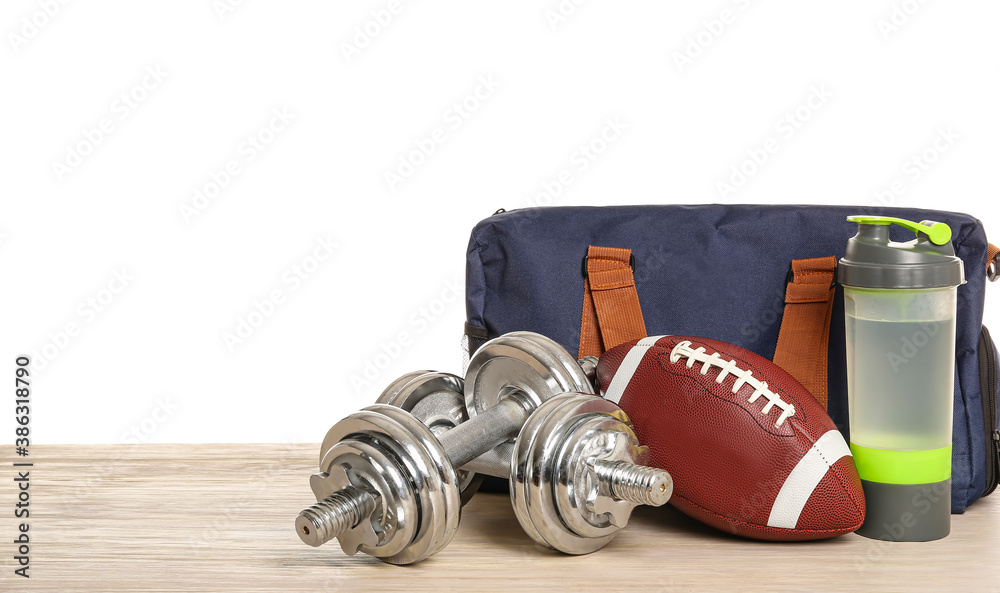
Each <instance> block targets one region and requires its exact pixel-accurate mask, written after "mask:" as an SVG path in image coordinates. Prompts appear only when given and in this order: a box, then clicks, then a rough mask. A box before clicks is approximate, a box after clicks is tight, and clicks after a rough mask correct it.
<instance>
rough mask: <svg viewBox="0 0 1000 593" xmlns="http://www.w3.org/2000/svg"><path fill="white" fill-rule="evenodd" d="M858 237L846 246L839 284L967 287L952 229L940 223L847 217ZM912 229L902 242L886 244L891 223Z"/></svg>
mask: <svg viewBox="0 0 1000 593" xmlns="http://www.w3.org/2000/svg"><path fill="white" fill-rule="evenodd" d="M847 220H849V221H851V222H857V223H858V234H857V235H855V236H854V237H852V238H851V239H850V240H849V241H848V242H847V251H846V252H845V254H844V257H842V258H841V259H840V265H839V266H838V280H839V282H840V283H841V284H843V285H845V286H855V287H859V288H943V287H948V286H958V285H960V284H965V266H964V265H963V264H962V260H961V258H958V257H956V256H955V250H954V248H953V247H952V245H951V228H949V227H948V225H946V224H945V223H943V222H934V221H928V220H925V221H923V222H921V223H919V224H917V223H914V222H910V221H908V220H901V219H899V218H889V217H884V216H849V217H848V218H847ZM890 223H893V224H898V225H900V226H903V227H905V228H908V229H910V230H912V231H914V232H915V233H916V235H917V238H916V239H913V240H912V241H907V242H905V243H895V242H892V241H890V240H889V224H890Z"/></svg>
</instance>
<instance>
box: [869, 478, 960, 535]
mask: <svg viewBox="0 0 1000 593" xmlns="http://www.w3.org/2000/svg"><path fill="white" fill-rule="evenodd" d="M861 487H862V488H863V489H864V492H865V506H866V507H867V511H866V512H865V522H864V524H863V525H862V526H861V527H860V528H859V529H858V530H857V531H856V532H855V533H857V534H858V535H861V536H864V537H868V538H871V539H880V540H886V541H894V542H926V541H932V540H936V539H941V538H943V537H946V536H947V535H948V534H949V533H951V478H948V479H947V480H943V481H941V482H933V483H930V484H883V483H882V482H869V481H868V480H861Z"/></svg>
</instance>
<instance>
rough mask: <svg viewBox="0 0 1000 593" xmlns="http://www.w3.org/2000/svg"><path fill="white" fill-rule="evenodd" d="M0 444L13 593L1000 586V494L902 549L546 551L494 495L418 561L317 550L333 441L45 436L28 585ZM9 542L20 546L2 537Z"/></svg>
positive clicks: (7, 576)
mask: <svg viewBox="0 0 1000 593" xmlns="http://www.w3.org/2000/svg"><path fill="white" fill-rule="evenodd" d="M4 449H5V451H3V453H2V454H0V506H3V507H5V508H6V510H3V511H2V516H3V519H2V521H0V558H2V561H0V565H2V570H3V573H2V575H0V591H4V592H6V591H102V592H104V591H106V592H112V591H313V592H321V591H369V590H370V591H441V590H463V591H479V590H483V591H487V590H489V591H501V590H513V589H530V590H551V591H627V590H631V589H634V590H636V591H643V592H650V593H668V592H672V591H694V590H698V591H703V590H713V591H714V590H718V591H750V590H762V591H801V590H806V589H809V590H814V591H882V590H885V591H905V590H910V589H913V590H916V589H920V590H936V591H984V592H993V593H997V592H1000V496H998V497H995V498H992V499H989V498H987V499H985V500H982V501H980V502H978V503H976V504H975V505H973V506H972V507H971V508H970V509H969V510H968V512H966V514H964V515H956V516H953V518H952V534H951V536H949V537H948V538H946V539H944V540H940V541H937V542H928V543H898V544H896V543H889V542H877V541H874V540H869V539H865V538H862V537H859V536H856V535H854V534H849V535H846V536H843V537H839V538H835V539H831V540H825V541H820V542H808V543H800V544H780V543H763V542H754V541H749V540H744V539H739V538H736V537H732V536H729V535H726V534H724V533H721V532H718V531H715V530H712V529H710V528H707V527H704V526H702V525H700V524H699V523H696V522H695V521H693V520H691V519H689V518H687V517H685V516H684V515H682V514H680V513H679V512H677V511H676V510H674V509H673V508H669V507H668V508H665V509H640V510H639V511H638V512H637V513H636V514H635V515H633V518H632V521H631V523H630V524H629V526H628V528H626V529H625V530H624V531H623V532H622V533H621V535H619V536H618V538H617V539H616V540H614V541H613V542H612V543H611V544H610V545H608V546H607V547H606V548H604V549H603V550H600V551H598V552H596V553H594V554H590V555H588V556H564V555H561V554H558V553H554V552H550V551H547V550H544V549H541V548H539V547H537V546H535V545H534V544H533V543H532V541H531V540H530V539H529V538H528V537H527V536H526V535H525V534H524V533H523V532H522V531H521V529H520V527H519V526H518V524H517V520H516V519H515V517H514V513H513V511H512V510H511V508H510V503H509V499H508V497H507V496H504V495H497V494H479V495H477V496H476V497H475V498H474V499H473V501H472V502H471V503H470V504H469V505H468V506H467V507H466V508H465V509H464V513H463V518H462V526H461V528H460V530H459V532H458V535H457V536H456V537H455V539H454V540H453V541H452V543H451V545H450V546H449V547H448V548H446V549H444V550H443V551H442V552H440V553H438V554H437V555H436V556H433V557H431V558H430V559H429V560H427V561H425V562H423V563H420V564H417V565H414V566H390V565H387V564H383V563H382V562H379V561H378V560H376V559H374V558H371V557H368V556H364V555H358V556H354V557H348V556H345V555H344V554H343V552H341V550H340V547H339V546H338V545H336V542H331V543H330V544H327V545H326V546H323V547H321V548H310V547H308V546H306V545H305V544H303V543H301V542H300V541H299V539H298V537H297V536H296V535H295V533H294V529H293V521H294V518H295V516H296V514H297V513H298V512H299V510H301V509H302V508H303V507H304V506H308V505H309V504H312V503H313V502H314V499H313V498H312V494H311V492H310V490H309V486H308V476H309V475H310V474H311V473H312V472H313V471H314V470H315V466H316V459H315V458H316V455H317V453H318V450H319V447H318V445H114V446H94V445H92V446H62V445H60V446H33V447H32V448H31V457H30V460H31V461H33V462H34V463H35V466H34V467H33V468H31V486H30V492H31V499H30V505H31V506H30V509H31V517H30V532H29V533H30V535H31V544H30V545H31V553H30V558H31V564H30V574H31V578H30V579H23V578H21V577H16V576H14V574H13V571H14V569H15V568H16V566H15V562H14V560H13V556H14V544H13V543H11V542H12V541H13V538H14V537H16V536H17V532H16V529H17V527H16V524H17V522H16V521H15V520H14V519H13V516H12V515H13V513H12V510H13V507H14V503H15V501H16V498H17V493H16V490H15V488H16V486H15V485H14V482H13V478H14V477H16V476H15V473H14V470H13V467H12V466H11V464H12V463H13V462H15V461H23V460H24V459H23V458H15V457H14V456H13V451H12V450H11V449H13V448H12V447H4ZM3 542H7V543H3Z"/></svg>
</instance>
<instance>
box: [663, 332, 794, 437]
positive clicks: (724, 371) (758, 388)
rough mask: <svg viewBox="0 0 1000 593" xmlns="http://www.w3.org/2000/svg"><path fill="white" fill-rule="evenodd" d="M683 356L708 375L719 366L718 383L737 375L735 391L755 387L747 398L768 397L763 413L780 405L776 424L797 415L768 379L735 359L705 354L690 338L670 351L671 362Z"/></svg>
mask: <svg viewBox="0 0 1000 593" xmlns="http://www.w3.org/2000/svg"><path fill="white" fill-rule="evenodd" d="M681 357H686V358H687V359H688V361H687V368H691V367H693V366H694V363H695V362H699V363H701V364H702V367H701V374H702V375H707V374H708V369H710V368H712V367H713V366H714V367H718V368H719V369H720V370H719V376H718V377H716V378H715V382H716V383H720V384H721V383H722V382H723V381H724V380H725V378H726V377H727V376H728V375H733V376H734V377H736V382H735V383H733V393H736V392H738V391H739V390H740V388H741V387H743V385H744V384H747V385H749V386H751V387H753V389H754V391H753V394H752V395H751V396H750V399H749V400H747V401H749V402H750V403H754V402H755V401H757V400H758V399H759V398H760V396H762V395H763V396H764V397H766V398H767V404H766V405H765V406H764V407H763V408H762V409H761V411H760V413H761V414H767V413H768V412H770V411H771V408H773V407H774V406H778V408H780V409H781V415H780V416H778V420H777V421H776V422H775V423H774V425H775V426H781V425H782V424H784V423H785V420H786V419H788V418H790V417H791V416H794V415H795V406H793V405H792V404H790V403H788V402H786V401H783V400H782V399H781V396H780V395H778V394H777V393H774V392H773V391H771V390H770V389H768V388H767V381H761V380H759V379H757V378H756V377H754V376H753V371H751V370H750V369H746V370H743V369H740V368H739V367H738V366H736V361H735V360H730V361H729V362H725V361H724V360H723V359H722V357H721V356H719V353H718V352H713V353H712V354H711V355H706V354H705V348H703V347H700V346H699V347H698V348H696V349H694V350H692V349H691V342H690V341H689V340H684V341H683V342H681V343H679V344H677V345H676V346H674V349H673V350H671V351H670V363H671V364H673V363H676V362H677V361H678V360H680V359H681Z"/></svg>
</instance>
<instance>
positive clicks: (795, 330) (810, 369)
mask: <svg viewBox="0 0 1000 593" xmlns="http://www.w3.org/2000/svg"><path fill="white" fill-rule="evenodd" d="M836 271H837V258H835V257H833V256H832V255H831V256H828V257H815V258H810V259H796V260H792V265H791V269H790V270H789V272H788V277H787V279H786V282H787V286H786V287H785V312H784V314H783V315H782V317H781V329H780V330H779V331H778V344H777V347H776V348H775V350H774V359H773V360H774V363H775V364H777V365H778V366H780V367H781V368H783V369H785V370H786V371H788V374H790V375H791V376H792V377H795V379H796V380H797V381H798V382H799V383H802V385H803V386H804V387H805V388H806V389H807V390H808V391H809V393H811V394H813V397H815V398H816V400H817V401H818V402H819V403H820V404H822V406H823V408H824V409H826V407H827V406H826V401H827V392H826V375H827V349H828V347H829V342H830V316H831V315H832V313H833V296H834V294H835V288H836Z"/></svg>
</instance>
